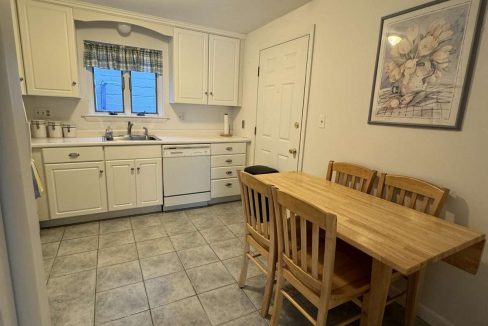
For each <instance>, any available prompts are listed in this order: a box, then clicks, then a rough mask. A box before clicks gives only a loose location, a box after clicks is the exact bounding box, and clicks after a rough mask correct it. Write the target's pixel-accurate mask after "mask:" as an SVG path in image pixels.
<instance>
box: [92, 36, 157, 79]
mask: <svg viewBox="0 0 488 326" xmlns="http://www.w3.org/2000/svg"><path fill="white" fill-rule="evenodd" d="M84 43H85V51H84V56H83V61H84V64H85V67H86V68H91V67H97V68H105V69H116V70H127V71H141V72H152V73H157V74H162V73H163V54H162V52H161V51H159V50H151V49H144V48H136V47H131V46H125V45H116V44H108V43H100V42H94V41H85V42H84Z"/></svg>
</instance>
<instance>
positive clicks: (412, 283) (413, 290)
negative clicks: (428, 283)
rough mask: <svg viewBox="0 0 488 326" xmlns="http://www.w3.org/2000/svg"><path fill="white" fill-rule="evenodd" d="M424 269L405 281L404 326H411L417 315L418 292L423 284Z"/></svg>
mask: <svg viewBox="0 0 488 326" xmlns="http://www.w3.org/2000/svg"><path fill="white" fill-rule="evenodd" d="M424 276H425V269H421V270H420V271H418V272H416V273H413V274H411V275H409V276H408V281H407V299H406V300H407V301H406V304H405V320H404V325H405V326H412V325H414V323H415V317H416V315H417V306H418V302H419V299H420V292H421V289H422V285H423V282H424Z"/></svg>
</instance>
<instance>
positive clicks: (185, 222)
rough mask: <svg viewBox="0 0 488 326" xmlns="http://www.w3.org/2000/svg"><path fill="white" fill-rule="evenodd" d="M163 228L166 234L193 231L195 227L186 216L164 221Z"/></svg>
mask: <svg viewBox="0 0 488 326" xmlns="http://www.w3.org/2000/svg"><path fill="white" fill-rule="evenodd" d="M164 229H165V230H166V233H167V234H168V235H170V236H171V235H177V234H182V233H188V232H195V231H196V230H197V229H196V228H195V227H194V226H193V224H192V223H191V221H190V220H189V219H187V218H185V219H179V220H177V221H174V222H168V223H164Z"/></svg>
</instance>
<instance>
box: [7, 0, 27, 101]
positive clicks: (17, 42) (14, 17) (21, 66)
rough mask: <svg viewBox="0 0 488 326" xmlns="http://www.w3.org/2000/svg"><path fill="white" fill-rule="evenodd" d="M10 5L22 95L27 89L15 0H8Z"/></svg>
mask: <svg viewBox="0 0 488 326" xmlns="http://www.w3.org/2000/svg"><path fill="white" fill-rule="evenodd" d="M10 6H11V9H12V22H13V23H14V37H15V52H16V53H17V67H18V68H19V81H20V88H21V91H22V95H26V94H27V90H26V88H25V77H24V76H25V73H24V60H23V58H22V46H21V45H20V31H19V20H18V17H17V3H16V2H15V0H10Z"/></svg>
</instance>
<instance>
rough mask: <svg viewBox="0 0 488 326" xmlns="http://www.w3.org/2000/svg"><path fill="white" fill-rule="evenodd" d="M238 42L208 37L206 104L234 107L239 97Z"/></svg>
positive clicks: (232, 39) (225, 38)
mask: <svg viewBox="0 0 488 326" xmlns="http://www.w3.org/2000/svg"><path fill="white" fill-rule="evenodd" d="M239 51H240V40H239V39H235V38H230V37H224V36H217V35H210V36H209V64H208V65H209V66H208V70H209V97H208V104H212V105H227V106H236V105H237V100H238V96H239Z"/></svg>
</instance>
